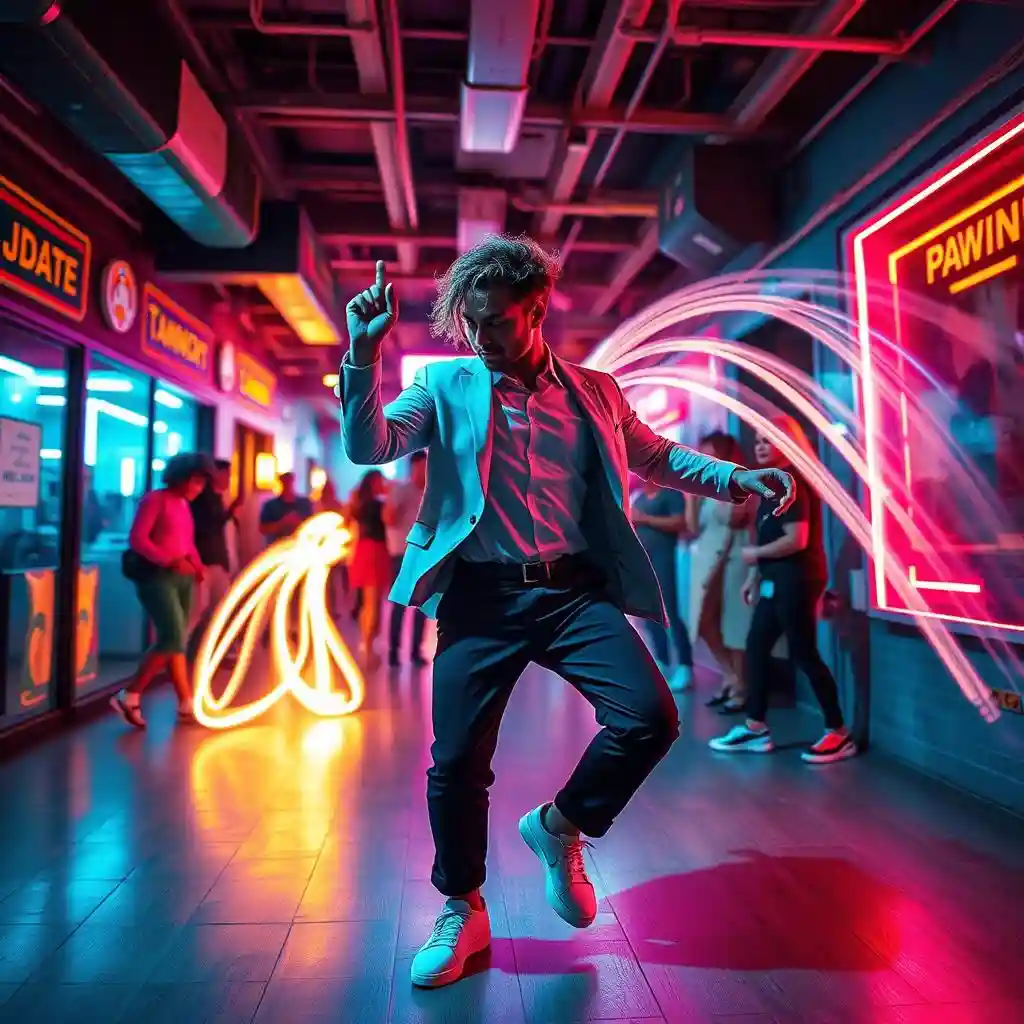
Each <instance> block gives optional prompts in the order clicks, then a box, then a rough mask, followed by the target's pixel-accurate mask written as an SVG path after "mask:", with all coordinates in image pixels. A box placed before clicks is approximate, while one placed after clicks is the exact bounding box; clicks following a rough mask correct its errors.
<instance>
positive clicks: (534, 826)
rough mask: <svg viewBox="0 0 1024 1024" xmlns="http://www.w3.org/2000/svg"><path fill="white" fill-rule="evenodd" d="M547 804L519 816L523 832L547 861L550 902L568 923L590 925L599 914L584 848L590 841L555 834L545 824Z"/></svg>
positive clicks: (580, 925)
mask: <svg viewBox="0 0 1024 1024" xmlns="http://www.w3.org/2000/svg"><path fill="white" fill-rule="evenodd" d="M545 806H546V805H544V804H542V805H541V806H540V807H537V808H535V809H534V810H532V811H530V813H529V814H527V815H525V816H524V817H522V818H520V819H519V834H520V835H521V836H522V837H523V841H524V842H525V843H526V845H527V846H528V847H529V848H530V849H531V850H533V852H534V853H535V854H537V856H538V857H539V858H540V860H541V861H542V862H543V864H544V874H545V881H544V889H545V893H546V895H547V899H548V905H549V906H550V907H551V909H552V910H553V911H554V912H555V913H556V914H557V915H558V916H559V917H560V918H561V919H562V920H563V921H565V923H566V924H571V925H572V926H573V928H587V927H589V926H590V925H592V924H593V923H594V918H595V917H597V895H596V894H595V893H594V885H593V883H592V882H591V881H590V879H589V878H588V877H587V869H586V866H585V865H584V863H583V848H584V847H585V846H589V845H590V844H589V843H587V842H586V841H584V840H583V839H580V838H578V837H574V836H555V835H552V834H551V833H550V832H549V831H548V830H547V829H546V828H545V827H544V821H543V811H544V807H545Z"/></svg>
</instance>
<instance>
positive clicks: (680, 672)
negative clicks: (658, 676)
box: [668, 665, 693, 693]
mask: <svg viewBox="0 0 1024 1024" xmlns="http://www.w3.org/2000/svg"><path fill="white" fill-rule="evenodd" d="M691 686H693V669H692V668H690V666H689V665H680V666H679V668H677V669H676V670H675V672H673V673H672V675H671V676H669V679H668V688H669V689H670V690H671V691H672V692H673V693H684V692H685V691H686V690H688V689H690V687H691Z"/></svg>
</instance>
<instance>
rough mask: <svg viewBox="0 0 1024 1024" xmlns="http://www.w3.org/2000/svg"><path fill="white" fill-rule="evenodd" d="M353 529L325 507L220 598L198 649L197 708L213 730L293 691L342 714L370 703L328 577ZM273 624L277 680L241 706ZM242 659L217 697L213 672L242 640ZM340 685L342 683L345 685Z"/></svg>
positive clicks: (272, 669)
mask: <svg viewBox="0 0 1024 1024" xmlns="http://www.w3.org/2000/svg"><path fill="white" fill-rule="evenodd" d="M351 539H352V535H351V533H350V532H349V531H348V529H347V528H346V527H345V523H344V520H343V519H342V517H341V516H340V515H338V514H337V513H336V512H321V513H320V514H319V515H316V516H313V517H312V518H311V519H309V520H307V521H306V522H305V523H303V525H302V526H301V527H300V528H299V530H298V531H297V532H296V534H295V535H294V536H292V537H289V538H287V539H286V540H282V541H278V542H277V543H276V544H274V545H272V546H271V547H269V548H268V549H267V550H266V551H265V552H263V554H262V555H260V556H259V557H258V558H257V559H255V560H254V561H253V562H252V563H251V564H250V565H248V566H247V567H246V568H245V570H244V571H243V572H242V573H241V575H239V577H238V579H236V580H235V582H234V584H233V585H232V587H231V589H230V590H229V591H228V593H227V595H226V596H225V598H224V600H223V601H221V603H220V605H219V606H218V607H217V610H216V612H215V613H214V616H213V619H212V621H211V622H210V625H209V628H208V629H207V630H206V634H205V636H204V637H203V642H202V645H201V646H200V648H199V656H198V658H197V660H196V668H195V695H194V697H193V702H192V707H193V711H194V712H195V716H196V720H197V721H199V722H200V723H201V724H202V725H205V726H207V727H208V728H210V729H231V728H234V727H235V726H239V725H244V724H246V723H247V722H251V721H253V720H254V719H256V718H258V717H259V716H260V715H263V714H265V713H266V712H267V711H269V710H270V708H272V707H273V706H274V705H275V704H277V702H278V701H279V700H281V698H282V697H284V696H285V694H287V693H291V694H292V695H293V696H294V697H295V699H296V700H298V701H299V703H300V704H302V705H303V706H304V707H306V708H308V709H309V710H310V711H312V712H313V714H315V715H318V716H320V717H322V718H336V717H339V716H341V715H349V714H351V713H352V712H353V711H357V710H358V709H359V707H360V705H362V703H363V697H364V685H363V676H362V673H361V672H360V671H359V667H358V666H357V665H356V663H355V661H354V659H353V658H352V654H351V652H350V651H349V649H348V647H347V646H346V644H345V641H344V640H342V638H341V634H340V633H339V632H338V629H337V627H336V626H335V624H334V622H333V620H332V619H331V616H330V615H329V613H328V611H327V581H328V577H329V575H330V571H331V568H332V567H333V566H334V565H336V564H337V563H338V562H340V561H341V559H342V557H343V556H344V555H345V553H346V551H347V550H348V546H349V544H350V543H351ZM265 629H269V663H268V674H269V676H270V679H271V682H272V686H271V688H270V690H269V691H268V692H267V693H266V694H265V695H264V696H263V697H260V698H259V699H258V700H254V701H253V702H252V703H250V704H245V705H242V706H239V707H235V706H233V702H234V699H235V697H236V696H237V694H238V691H239V689H240V688H241V685H242V683H243V681H244V680H245V678H246V676H247V674H248V671H249V667H250V665H251V664H252V659H253V654H254V652H255V650H256V648H257V645H258V644H259V643H260V641H261V638H262V636H263V633H264V630H265ZM239 637H241V647H240V649H239V653H238V659H237V661H236V663H235V665H234V666H233V668H232V669H231V674H230V677H229V678H228V681H227V684H226V685H225V687H224V689H223V690H222V691H221V693H220V695H219V696H216V695H215V694H214V691H213V682H214V677H215V676H216V674H217V670H218V668H219V667H220V665H221V663H222V662H223V661H224V658H225V656H226V655H227V654H228V652H229V651H231V650H232V648H233V647H234V646H235V645H236V644H237V643H238V641H239ZM339 683H340V686H339Z"/></svg>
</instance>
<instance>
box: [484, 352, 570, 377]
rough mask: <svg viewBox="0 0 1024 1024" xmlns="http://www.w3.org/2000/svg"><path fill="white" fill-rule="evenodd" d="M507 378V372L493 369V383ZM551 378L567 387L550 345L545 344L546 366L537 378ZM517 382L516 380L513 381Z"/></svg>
mask: <svg viewBox="0 0 1024 1024" xmlns="http://www.w3.org/2000/svg"><path fill="white" fill-rule="evenodd" d="M504 379H505V374H504V373H502V372H501V371H500V370H491V383H492V384H497V383H498V382H499V381H501V380H504ZM544 379H547V380H549V381H550V382H551V383H552V384H555V385H557V386H558V387H560V388H565V381H564V380H562V375H561V374H560V373H559V371H558V366H557V365H556V364H555V358H554V356H553V355H552V353H551V348H550V347H549V346H548V345H545V346H544V367H543V369H542V370H541V371H540V373H539V374H538V375H537V380H538V381H540V380H544ZM513 383H516V382H513Z"/></svg>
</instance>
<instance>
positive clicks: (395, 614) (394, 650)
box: [388, 555, 427, 658]
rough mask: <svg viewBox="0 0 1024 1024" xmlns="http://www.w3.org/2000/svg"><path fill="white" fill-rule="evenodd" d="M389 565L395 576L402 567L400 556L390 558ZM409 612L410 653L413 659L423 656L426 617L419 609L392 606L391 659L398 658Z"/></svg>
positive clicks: (397, 605)
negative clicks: (410, 629)
mask: <svg viewBox="0 0 1024 1024" xmlns="http://www.w3.org/2000/svg"><path fill="white" fill-rule="evenodd" d="M391 563H392V567H393V569H394V573H395V575H396V576H397V575H398V570H399V569H400V568H401V567H402V556H401V555H398V556H397V557H396V558H392V560H391ZM409 611H411V612H412V646H411V648H410V651H411V653H412V657H414V658H417V657H421V656H422V654H423V631H424V629H425V628H426V625H427V617H426V616H425V615H424V614H423V612H421V611H420V610H419V608H412V609H410V608H406V606H405V605H402V604H392V605H391V623H390V626H389V633H390V636H389V646H388V650H389V652H390V654H391V657H393V658H395V657H397V656H398V651H399V649H400V648H401V646H402V626H403V625H405V616H406V613H407V612H409Z"/></svg>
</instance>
